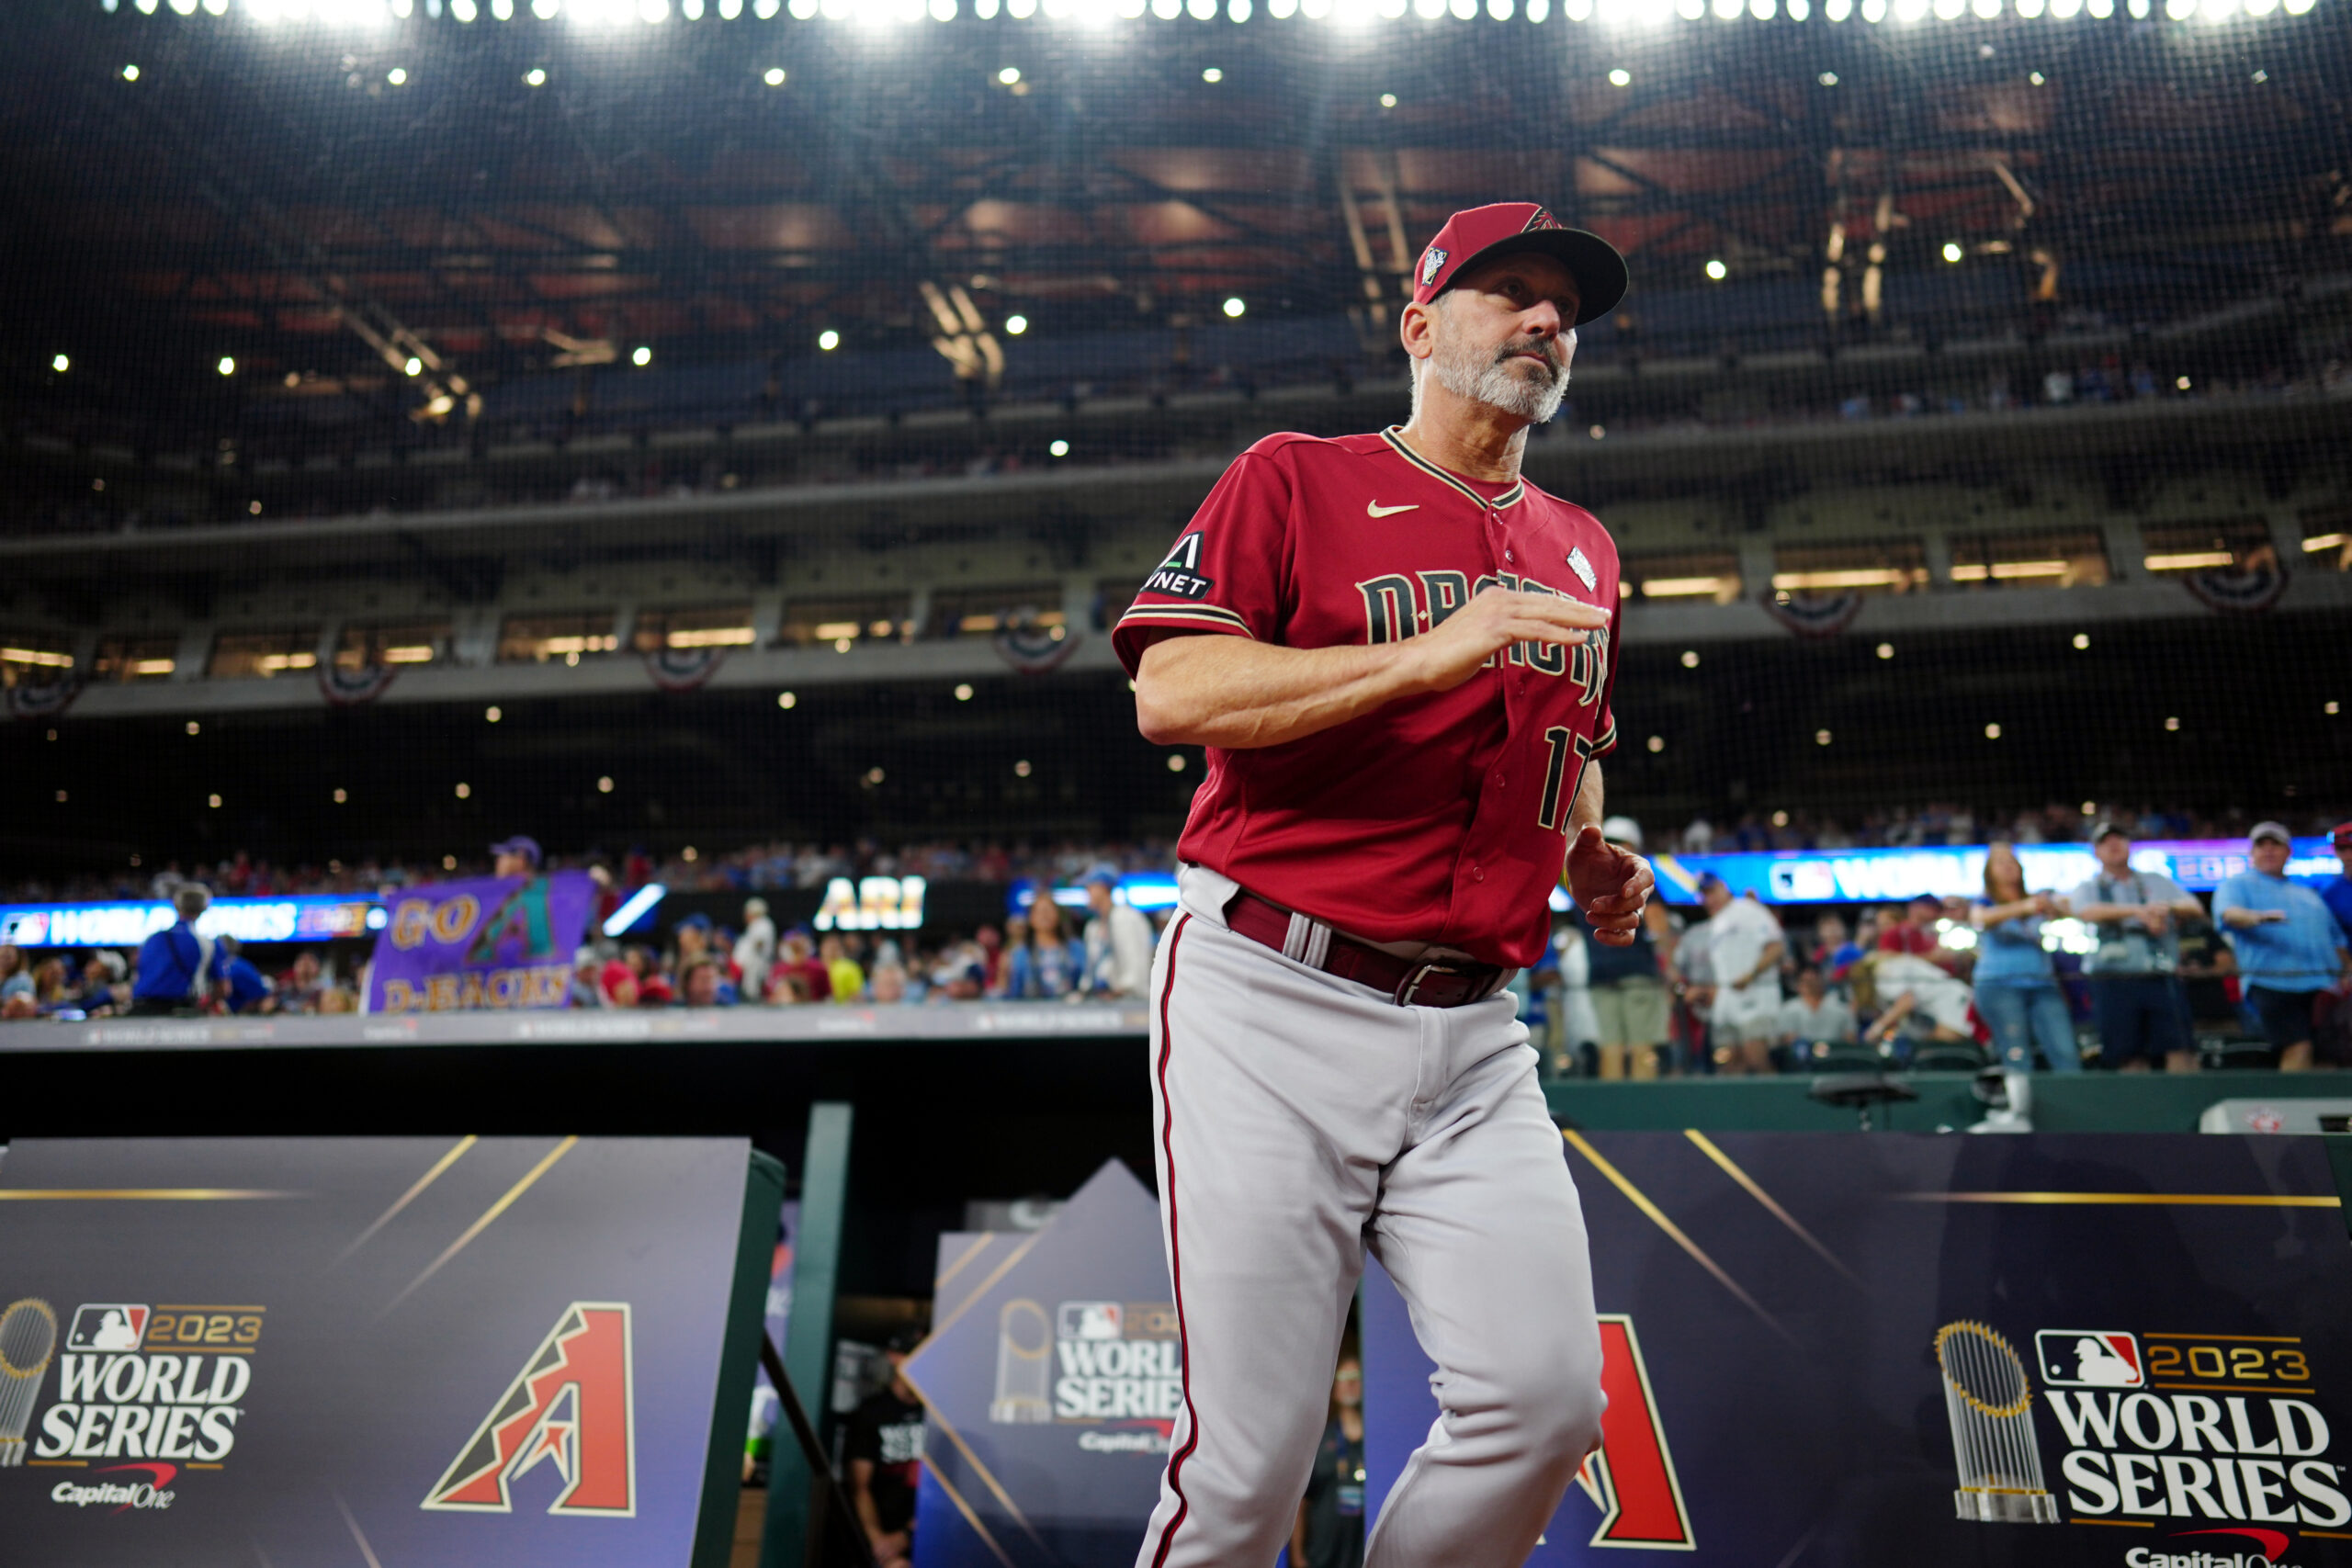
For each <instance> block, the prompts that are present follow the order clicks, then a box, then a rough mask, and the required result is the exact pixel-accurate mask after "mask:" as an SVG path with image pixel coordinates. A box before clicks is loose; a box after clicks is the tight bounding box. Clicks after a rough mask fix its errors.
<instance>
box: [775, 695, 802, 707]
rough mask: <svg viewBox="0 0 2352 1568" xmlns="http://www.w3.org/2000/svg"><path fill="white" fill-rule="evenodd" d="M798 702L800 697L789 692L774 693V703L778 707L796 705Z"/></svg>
mask: <svg viewBox="0 0 2352 1568" xmlns="http://www.w3.org/2000/svg"><path fill="white" fill-rule="evenodd" d="M799 703H800V699H799V698H798V697H797V696H795V695H794V694H792V693H790V692H778V693H777V694H775V705H776V706H778V707H780V708H788V707H797V706H798V705H799Z"/></svg>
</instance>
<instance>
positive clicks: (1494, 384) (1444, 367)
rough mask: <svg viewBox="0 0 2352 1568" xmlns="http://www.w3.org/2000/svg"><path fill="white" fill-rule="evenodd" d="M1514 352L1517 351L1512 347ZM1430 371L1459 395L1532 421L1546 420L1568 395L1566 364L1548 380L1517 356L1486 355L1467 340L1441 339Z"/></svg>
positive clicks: (1446, 386) (1539, 422)
mask: <svg viewBox="0 0 2352 1568" xmlns="http://www.w3.org/2000/svg"><path fill="white" fill-rule="evenodd" d="M1511 352H1512V354H1513V355H1516V353H1517V352H1518V351H1517V350H1516V349H1514V350H1512V351H1511ZM1430 374H1431V375H1433V376H1435V377H1436V378H1437V379H1438V384H1439V385H1440V386H1442V387H1443V388H1444V389H1446V390H1447V391H1449V392H1452V393H1453V395H1454V396H1455V397H1457V398H1466V399H1468V400H1471V401H1472V402H1480V403H1486V404H1487V405H1489V406H1491V407H1494V408H1498V409H1500V410H1502V412H1505V413H1507V414H1510V415H1511V416H1512V417H1513V418H1515V419H1523V420H1525V421H1527V423H1530V424H1543V423H1545V422H1547V421H1548V420H1550V419H1551V417H1552V416H1553V415H1554V414H1555V413H1558V412H1560V403H1561V401H1562V400H1564V399H1565V398H1566V397H1567V395H1568V372H1567V369H1566V367H1565V366H1564V367H1561V368H1560V369H1559V370H1558V371H1556V372H1555V373H1553V374H1552V376H1551V378H1550V379H1549V380H1548V381H1536V380H1532V379H1531V378H1529V377H1528V375H1527V373H1526V372H1525V371H1522V370H1521V369H1520V368H1519V361H1518V360H1517V359H1516V358H1515V357H1510V358H1502V359H1487V358H1483V357H1481V356H1480V355H1479V354H1478V352H1477V350H1476V349H1475V348H1473V347H1471V346H1470V345H1469V344H1447V343H1444V342H1442V341H1441V342H1440V343H1439V344H1438V347H1437V352H1436V353H1435V354H1433V355H1430Z"/></svg>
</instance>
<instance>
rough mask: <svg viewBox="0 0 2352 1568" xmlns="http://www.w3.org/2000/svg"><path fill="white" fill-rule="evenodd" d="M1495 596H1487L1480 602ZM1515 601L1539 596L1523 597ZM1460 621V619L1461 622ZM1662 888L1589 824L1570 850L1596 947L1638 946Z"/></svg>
mask: <svg viewBox="0 0 2352 1568" xmlns="http://www.w3.org/2000/svg"><path fill="white" fill-rule="evenodd" d="M1492 596H1494V595H1491V594H1487V593H1482V594H1480V595H1479V596H1478V597H1479V598H1480V599H1485V598H1488V597H1492ZM1513 597H1516V598H1521V599H1526V598H1534V597H1540V595H1533V594H1525V593H1521V594H1516V595H1513ZM1472 603H1473V604H1476V600H1473V601H1472ZM1555 603H1560V604H1567V603H1571V602H1570V601H1566V600H1560V601H1555ZM1583 607H1584V606H1582V605H1578V606H1577V608H1579V609H1581V608H1583ZM1459 618H1460V616H1459V613H1457V615H1456V619H1459ZM1446 626H1449V627H1451V626H1453V621H1448V622H1447V623H1446ZM1656 887H1657V876H1656V875H1654V874H1652V873H1651V871H1650V863H1649V862H1647V861H1645V860H1644V859H1643V858H1642V857H1641V856H1639V855H1637V854H1635V853H1634V852H1632V851H1630V850H1622V849H1619V848H1618V847H1617V846H1616V845H1615V844H1612V843H1611V842H1610V841H1609V840H1606V839H1604V838H1602V837H1601V836H1600V829H1599V828H1596V827H1594V826H1593V825H1592V824H1591V823H1589V822H1588V823H1586V824H1585V826H1584V829H1583V830H1582V831H1581V832H1579V833H1577V836H1576V841H1575V842H1574V843H1572V844H1570V845H1569V846H1568V892H1569V894H1570V896H1571V897H1574V898H1575V899H1576V901H1577V908H1579V909H1582V910H1583V911H1584V918H1585V923H1586V924H1588V925H1589V926H1591V927H1592V936H1593V940H1594V941H1596V942H1604V943H1606V944H1608V945H1609V946H1611V947H1631V946H1633V945H1634V936H1635V934H1636V933H1638V932H1639V931H1640V930H1641V926H1642V907H1643V906H1644V905H1645V904H1647V903H1648V902H1649V901H1650V894H1651V892H1652V890H1654V889H1655V888H1656Z"/></svg>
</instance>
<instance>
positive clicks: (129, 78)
mask: <svg viewBox="0 0 2352 1568" xmlns="http://www.w3.org/2000/svg"><path fill="white" fill-rule="evenodd" d="M122 79H123V80H124V81H126V82H136V81H138V80H139V67H137V66H136V65H126V66H124V67H123V68H122Z"/></svg>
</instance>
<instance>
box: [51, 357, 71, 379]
mask: <svg viewBox="0 0 2352 1568" xmlns="http://www.w3.org/2000/svg"><path fill="white" fill-rule="evenodd" d="M49 367H50V368H51V370H54V371H56V372H57V373H58V374H59V375H61V376H62V375H63V374H64V373H65V372H66V371H68V370H71V369H73V368H74V362H73V361H72V360H71V359H68V358H66V357H65V355H62V354H59V355H51V357H50V361H49Z"/></svg>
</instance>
